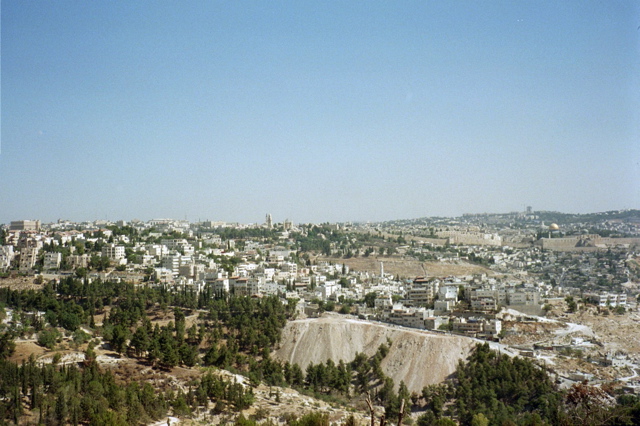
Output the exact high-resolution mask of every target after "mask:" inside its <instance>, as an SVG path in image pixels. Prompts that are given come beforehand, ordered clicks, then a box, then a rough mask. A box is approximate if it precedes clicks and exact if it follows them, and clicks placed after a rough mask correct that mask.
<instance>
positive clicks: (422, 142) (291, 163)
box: [0, 0, 640, 223]
mask: <svg viewBox="0 0 640 426" xmlns="http://www.w3.org/2000/svg"><path fill="white" fill-rule="evenodd" d="M1 13H2V58H1V60H2V77H1V78H2V80H1V81H2V127H1V131H2V141H1V142H2V145H1V151H0V222H2V223H8V222H9V221H11V220H20V219H40V220H42V221H45V222H47V221H54V220H57V219H58V218H64V219H70V220H76V221H81V220H94V219H110V220H117V219H125V220H129V219H133V218H138V219H141V220H148V219H152V218H161V217H163V218H164V217H170V218H175V219H184V218H185V217H186V218H187V219H189V220H192V221H195V220H198V219H201V220H205V219H209V220H223V221H231V222H236V221H237V222H244V223H250V222H263V221H264V216H265V214H266V213H271V214H272V216H273V218H274V221H276V222H281V221H282V220H284V219H286V218H289V219H291V220H292V221H293V222H294V223H300V222H325V221H331V222H333V221H361V220H370V221H379V220H391V219H406V218H416V217H423V216H435V215H441V216H454V215H460V214H462V213H478V212H508V211H515V210H523V209H524V206H525V205H531V206H533V208H534V210H559V211H564V212H569V213H583V212H597V211H605V210H614V209H622V208H640V41H639V40H640V30H639V29H638V26H639V25H640V2H638V1H624V0H623V1H582V0H581V1H577V0H576V1H571V0H570V1H550V2H546V1H540V0H535V1H504V2H500V1H476V0H474V1H453V2H449V1H425V0H420V1H415V2H413V1H351V0H348V1H347V0H345V1H332V0H329V1H314V2H311V1H300V0H294V1H204V0H203V1H197V2H194V1H180V2H176V1H153V2H135V1H85V0H82V1H65V0H58V1H50V0H47V1H19V0H14V1H10V0H5V1H3V2H2V9H1Z"/></svg>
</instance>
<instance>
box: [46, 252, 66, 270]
mask: <svg viewBox="0 0 640 426" xmlns="http://www.w3.org/2000/svg"><path fill="white" fill-rule="evenodd" d="M61 262H62V253H45V254H44V266H43V269H44V270H45V271H51V270H54V269H59V268H60V263H61Z"/></svg>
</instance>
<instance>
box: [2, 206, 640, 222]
mask: <svg viewBox="0 0 640 426" xmlns="http://www.w3.org/2000/svg"><path fill="white" fill-rule="evenodd" d="M628 211H638V213H640V209H638V208H622V209H612V210H604V211H591V212H585V213H573V212H563V211H559V210H532V211H531V212H530V214H536V213H558V214H565V215H578V216H582V215H589V214H607V213H619V212H628ZM527 213H528V212H527V211H526V210H525V211H520V210H511V211H508V212H476V213H462V214H460V215H457V216H443V215H432V216H420V217H413V218H398V219H387V220H340V221H327V220H325V221H321V222H312V221H306V222H294V221H292V220H290V219H288V218H287V219H284V220H282V221H274V224H277V223H284V222H285V221H287V220H289V221H291V223H297V224H324V223H332V224H344V223H385V222H395V221H410V220H420V219H429V218H450V219H455V218H462V217H465V216H492V215H510V214H527ZM25 220H30V221H40V223H41V224H54V223H60V222H71V223H85V222H90V223H93V222H99V221H104V222H110V223H115V222H120V221H124V222H133V221H139V222H143V223H146V222H151V221H156V220H158V221H161V220H167V221H176V222H183V221H184V222H189V223H202V222H216V223H224V224H242V225H259V224H262V223H263V222H257V221H256V222H241V221H226V220H211V219H197V220H196V221H194V220H189V219H187V218H185V219H176V218H171V217H156V218H152V219H147V220H142V219H138V218H132V219H108V218H106V219H100V218H97V219H93V220H79V221H77V220H70V219H62V218H59V219H56V220H52V221H51V220H49V221H44V220H41V219H16V220H11V221H9V222H6V223H0V225H4V226H8V225H10V224H11V222H19V221H25Z"/></svg>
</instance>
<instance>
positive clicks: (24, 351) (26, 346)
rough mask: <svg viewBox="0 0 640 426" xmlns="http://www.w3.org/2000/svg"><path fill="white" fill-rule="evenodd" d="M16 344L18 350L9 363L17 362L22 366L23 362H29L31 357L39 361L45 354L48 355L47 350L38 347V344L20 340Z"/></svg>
mask: <svg viewBox="0 0 640 426" xmlns="http://www.w3.org/2000/svg"><path fill="white" fill-rule="evenodd" d="M15 343H16V350H15V352H14V353H13V355H11V357H9V361H11V362H15V363H16V364H21V363H22V361H26V360H28V359H29V357H30V356H31V355H33V356H34V357H35V358H36V359H38V358H40V357H41V356H43V355H44V354H45V353H47V349H45V348H43V347H42V346H40V345H38V344H37V343H36V342H30V341H27V342H25V341H19V340H18V341H16V342H15Z"/></svg>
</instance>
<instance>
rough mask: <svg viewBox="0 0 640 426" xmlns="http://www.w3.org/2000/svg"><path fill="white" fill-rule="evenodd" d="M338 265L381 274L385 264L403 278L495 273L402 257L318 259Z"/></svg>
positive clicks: (471, 266)
mask: <svg viewBox="0 0 640 426" xmlns="http://www.w3.org/2000/svg"><path fill="white" fill-rule="evenodd" d="M317 260H324V261H327V262H332V263H335V264H338V265H341V264H345V265H347V266H348V267H349V269H351V270H354V271H359V272H369V273H374V274H378V273H380V262H382V263H383V264H384V272H385V273H388V274H393V275H396V276H400V277H401V278H415V277H421V276H426V277H447V276H450V275H458V276H459V275H474V274H488V275H493V271H491V270H490V269H487V268H485V267H483V266H480V265H475V264H472V263H468V262H464V261H456V262H455V263H450V262H420V261H418V260H416V259H412V258H407V257H401V256H389V257H385V256H375V257H374V256H369V257H352V258H349V259H342V258H336V257H328V258H318V259H317Z"/></svg>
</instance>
